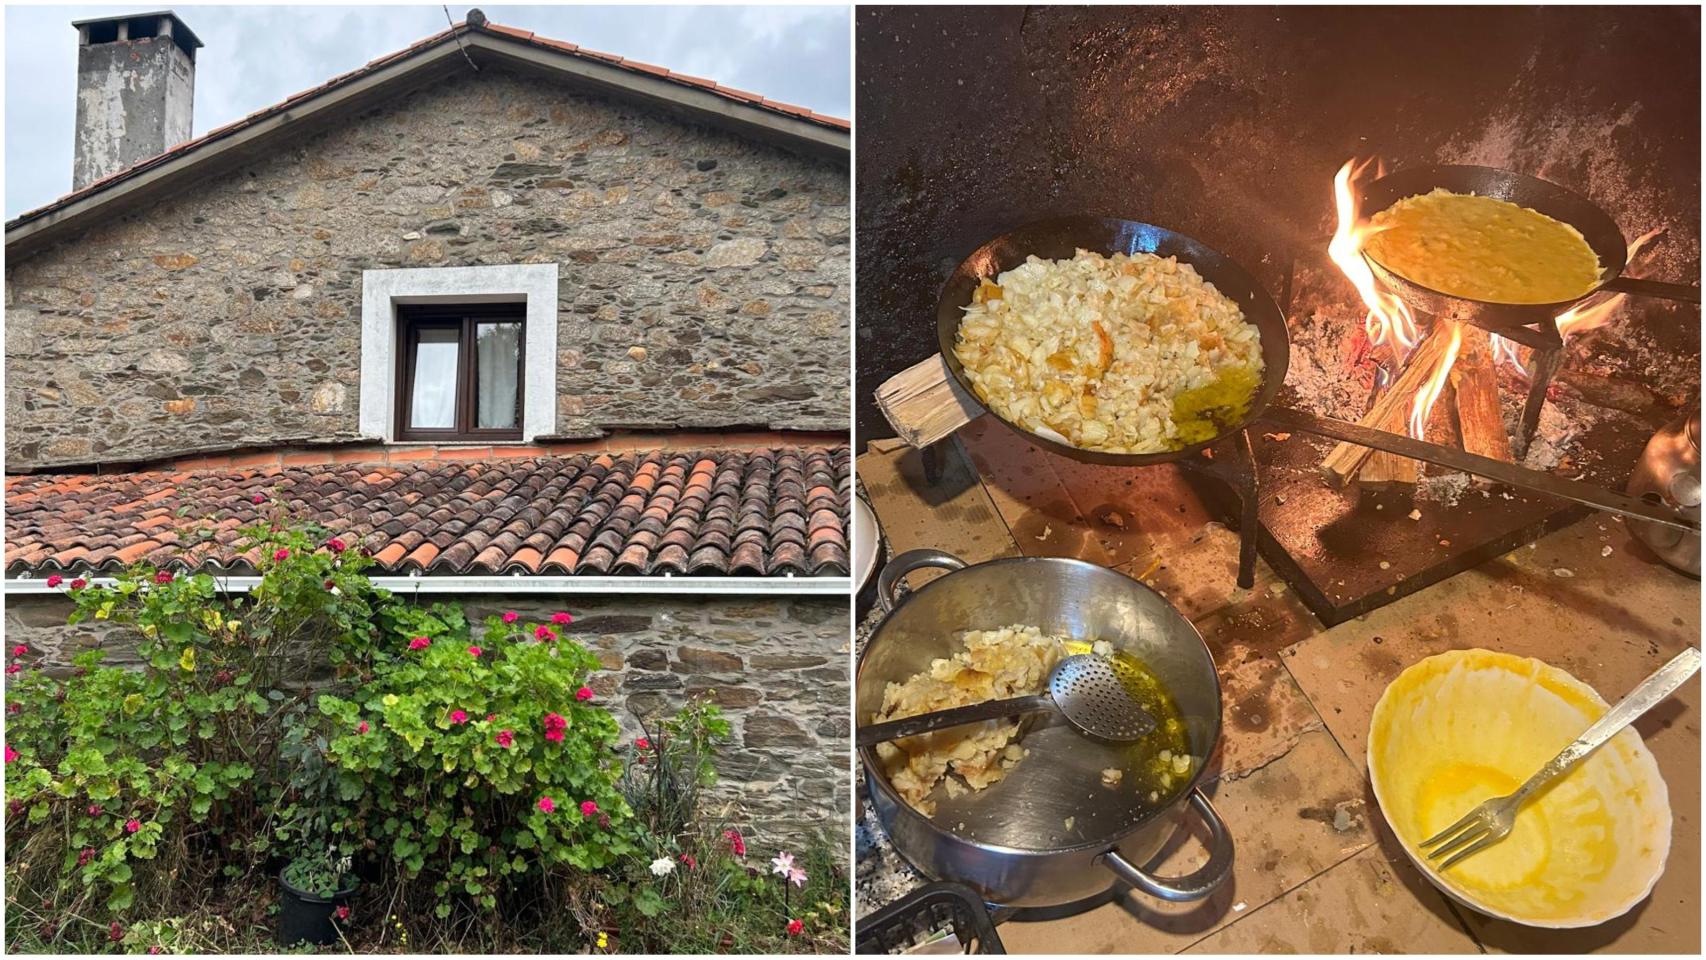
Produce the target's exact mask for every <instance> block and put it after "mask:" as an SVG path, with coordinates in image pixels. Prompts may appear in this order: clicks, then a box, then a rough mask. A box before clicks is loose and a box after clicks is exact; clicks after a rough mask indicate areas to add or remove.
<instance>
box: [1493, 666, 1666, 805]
mask: <svg viewBox="0 0 1706 960" xmlns="http://www.w3.org/2000/svg"><path fill="white" fill-rule="evenodd" d="M1699 669H1700V651H1699V650H1696V649H1694V648H1693V647H1684V648H1683V650H1682V652H1681V653H1679V654H1677V655H1676V656H1675V657H1672V658H1671V661H1670V662H1669V663H1667V664H1665V665H1664V666H1662V667H1660V668H1658V669H1657V670H1655V671H1653V674H1652V676H1649V677H1648V678H1647V679H1645V680H1642V681H1641V683H1640V685H1639V686H1637V687H1636V688H1635V689H1634V690H1631V691H1630V692H1629V695H1628V696H1627V697H1624V698H1623V699H1622V700H1621V701H1619V702H1618V704H1617V706H1615V707H1612V708H1611V709H1610V710H1607V711H1606V712H1605V716H1603V717H1600V718H1599V720H1597V721H1596V722H1595V723H1594V725H1593V726H1591V727H1588V728H1587V730H1586V731H1585V732H1584V733H1583V734H1582V735H1581V736H1579V737H1577V738H1576V739H1575V741H1574V742H1572V743H1571V744H1570V745H1569V746H1567V747H1565V748H1564V749H1563V751H1561V752H1560V753H1559V754H1558V755H1557V756H1556V757H1553V758H1552V762H1550V763H1548V764H1547V765H1546V766H1544V767H1541V768H1540V771H1539V772H1538V773H1536V774H1535V775H1534V776H1532V777H1529V778H1528V782H1527V783H1524V784H1523V785H1522V786H1521V788H1519V789H1518V790H1517V792H1516V796H1517V798H1518V802H1521V799H1522V798H1525V797H1527V796H1528V795H1529V794H1531V793H1533V792H1534V791H1536V790H1538V789H1540V788H1541V787H1543V786H1545V785H1546V784H1548V783H1550V782H1552V781H1553V780H1554V779H1556V778H1557V777H1560V776H1562V775H1563V774H1564V773H1566V772H1567V771H1568V770H1569V769H1570V768H1571V767H1573V766H1575V765H1576V763H1577V762H1578V761H1580V760H1581V759H1582V758H1583V757H1585V756H1587V755H1588V754H1590V753H1592V752H1594V751H1595V750H1598V749H1599V748H1600V747H1601V746H1603V745H1604V744H1605V742H1606V741H1607V740H1610V739H1611V738H1612V737H1613V736H1615V735H1616V734H1617V732H1618V731H1619V730H1622V729H1623V728H1624V727H1627V726H1628V725H1629V724H1631V723H1634V722H1635V720H1636V718H1637V717H1640V716H1641V715H1642V714H1644V713H1646V712H1647V711H1648V710H1651V709H1653V707H1655V706H1657V705H1658V704H1659V701H1661V700H1663V699H1664V698H1666V697H1668V696H1670V695H1671V693H1672V692H1673V691H1675V690H1676V688H1677V687H1680V686H1682V683H1683V681H1684V680H1687V679H1688V678H1689V677H1692V676H1694V673H1695V671H1697V670H1699Z"/></svg>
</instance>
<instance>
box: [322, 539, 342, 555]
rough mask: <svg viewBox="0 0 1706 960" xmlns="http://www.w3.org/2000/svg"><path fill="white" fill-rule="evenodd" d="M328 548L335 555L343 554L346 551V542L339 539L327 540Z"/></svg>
mask: <svg viewBox="0 0 1706 960" xmlns="http://www.w3.org/2000/svg"><path fill="white" fill-rule="evenodd" d="M326 547H327V548H328V549H329V550H331V551H332V552H333V553H343V552H344V549H345V547H344V542H343V541H342V540H340V539H338V538H337V537H333V538H332V539H330V540H327V541H326Z"/></svg>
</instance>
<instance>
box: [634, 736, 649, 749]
mask: <svg viewBox="0 0 1706 960" xmlns="http://www.w3.org/2000/svg"><path fill="white" fill-rule="evenodd" d="M634 746H636V747H638V748H640V749H641V750H650V749H651V748H652V742H651V741H650V740H647V739H646V738H645V737H636V738H635V739H634Z"/></svg>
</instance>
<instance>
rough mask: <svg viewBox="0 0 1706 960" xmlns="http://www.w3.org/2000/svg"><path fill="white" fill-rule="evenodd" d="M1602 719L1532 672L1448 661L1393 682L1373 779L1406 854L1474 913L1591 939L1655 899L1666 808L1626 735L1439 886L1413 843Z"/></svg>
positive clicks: (1599, 705) (1515, 663) (1372, 760)
mask: <svg viewBox="0 0 1706 960" xmlns="http://www.w3.org/2000/svg"><path fill="white" fill-rule="evenodd" d="M1607 709H1609V707H1608V706H1607V704H1606V702H1605V701H1604V700H1601V699H1600V698H1599V694H1597V693H1595V692H1594V691H1593V688H1591V687H1589V686H1588V685H1587V684H1585V683H1582V682H1581V681H1580V680H1577V679H1576V678H1575V677H1572V676H1570V675H1569V674H1568V673H1565V672H1564V671H1562V670H1559V669H1557V668H1556V667H1552V666H1548V665H1547V664H1545V663H1542V662H1540V661H1539V660H1533V659H1530V658H1527V657H1515V656H1511V655H1509V654H1503V653H1494V652H1493V651H1491V650H1454V651H1452V652H1450V653H1443V654H1440V655H1439V656H1436V657H1429V658H1427V659H1426V660H1423V661H1421V662H1420V663H1417V664H1415V665H1413V666H1411V667H1410V668H1409V669H1407V670H1405V671H1404V672H1403V673H1401V674H1399V675H1398V677H1397V679H1395V680H1393V681H1392V683H1391V684H1390V685H1388V686H1387V688H1386V692H1385V693H1383V694H1381V696H1380V702H1379V703H1377V704H1375V706H1374V718H1373V719H1372V720H1371V721H1370V723H1369V731H1368V772H1369V779H1370V780H1371V781H1372V782H1373V785H1374V796H1375V799H1376V800H1377V801H1378V802H1379V803H1380V809H1381V811H1382V812H1383V813H1385V815H1386V820H1387V822H1388V823H1389V824H1391V825H1392V830H1393V832H1394V833H1396V834H1397V836H1398V839H1399V841H1400V842H1401V843H1402V844H1403V845H1404V852H1405V853H1407V854H1409V856H1410V860H1411V861H1412V862H1414V863H1415V864H1416V866H1417V868H1419V869H1420V870H1421V871H1422V872H1423V873H1424V874H1426V875H1427V877H1428V879H1430V880H1432V881H1433V882H1434V884H1435V885H1436V886H1438V887H1439V888H1440V889H1441V890H1444V891H1445V892H1446V893H1447V894H1448V895H1450V896H1451V897H1453V898H1454V899H1456V900H1457V901H1459V902H1460V903H1463V904H1464V905H1465V906H1468V907H1469V908H1471V909H1473V910H1478V911H1480V912H1481V913H1485V914H1488V915H1491V916H1495V917H1502V918H1504V919H1506V920H1512V921H1515V922H1517V923H1522V924H1527V925H1529V926H1535V927H1588V926H1593V925H1594V924H1598V923H1604V922H1605V921H1607V920H1610V919H1612V918H1614V917H1618V916H1621V915H1622V914H1624V913H1626V912H1628V911H1629V909H1630V908H1631V907H1633V906H1635V904H1637V903H1640V902H1641V900H1642V899H1644V898H1645V897H1646V896H1647V894H1649V893H1651V892H1652V889H1653V884H1655V883H1657V882H1658V879H1659V874H1661V873H1663V872H1664V867H1665V858H1666V857H1667V856H1668V855H1669V853H1670V826H1671V814H1670V798H1669V794H1668V792H1667V791H1666V789H1665V782H1664V779H1663V778H1662V777H1660V776H1659V767H1658V764H1657V763H1655V762H1654V761H1653V755H1652V754H1651V753H1650V752H1648V750H1647V747H1646V744H1644V743H1642V742H1641V737H1640V735H1639V734H1637V733H1636V732H1635V730H1634V729H1633V728H1627V729H1625V730H1623V731H1622V732H1621V733H1619V734H1618V735H1617V736H1615V737H1613V738H1612V739H1611V741H1610V742H1609V743H1607V744H1606V745H1605V746H1603V747H1601V748H1600V749H1599V750H1597V751H1595V752H1594V754H1593V755H1592V756H1590V757H1588V758H1587V759H1586V760H1585V761H1583V762H1582V763H1581V764H1580V765H1578V766H1577V767H1576V768H1575V769H1574V770H1572V771H1570V773H1569V774H1567V775H1566V776H1564V777H1563V778H1562V779H1561V780H1559V781H1557V782H1556V783H1554V784H1553V785H1552V787H1551V788H1550V789H1547V790H1545V791H1542V792H1541V794H1540V795H1539V796H1537V797H1535V798H1533V799H1531V800H1530V801H1529V802H1528V803H1527V804H1525V805H1524V806H1523V807H1522V809H1521V810H1520V811H1518V813H1517V815H1516V824H1515V827H1514V828H1513V829H1512V830H1511V833H1510V836H1508V837H1506V838H1505V839H1504V840H1502V841H1500V842H1499V843H1497V844H1494V845H1493V846H1491V847H1488V848H1487V849H1485V850H1483V851H1481V852H1480V853H1477V854H1475V855H1474V856H1471V857H1467V858H1465V859H1463V860H1462V861H1460V862H1458V863H1457V864H1456V865H1454V866H1453V867H1452V868H1451V869H1450V870H1449V871H1447V872H1445V873H1443V874H1442V873H1440V872H1439V871H1438V870H1435V869H1434V867H1433V865H1432V864H1431V863H1430V862H1429V861H1428V860H1427V859H1426V858H1425V857H1423V856H1422V855H1421V854H1420V853H1419V852H1418V850H1417V843H1418V842H1420V841H1421V840H1424V839H1426V838H1428V837H1431V836H1433V835H1434V834H1435V833H1438V832H1439V831H1441V830H1443V829H1445V828H1446V827H1448V826H1450V825H1451V824H1452V823H1453V822H1454V821H1456V820H1457V819H1458V818H1459V817H1461V816H1463V814H1465V813H1468V812H1469V810H1470V809H1471V808H1473V807H1474V806H1475V805H1476V804H1478V803H1480V802H1481V801H1483V800H1486V799H1488V798H1489V797H1498V796H1504V795H1505V794H1507V793H1510V792H1511V791H1513V790H1515V789H1516V788H1517V787H1518V786H1520V785H1521V784H1522V782H1523V781H1524V780H1526V779H1527V778H1528V777H1529V776H1530V775H1531V774H1533V773H1534V771H1536V770H1538V769H1540V767H1541V766H1542V765H1544V764H1545V763H1546V762H1547V761H1548V760H1550V759H1552V757H1554V756H1556V755H1557V753H1558V751H1560V750H1562V749H1563V748H1564V747H1565V746H1566V745H1567V744H1568V743H1569V742H1570V741H1571V740H1573V739H1575V738H1576V737H1578V736H1580V735H1581V732H1582V731H1583V730H1585V729H1587V728H1588V726H1590V725H1591V724H1592V723H1593V722H1594V721H1595V720H1597V719H1599V717H1600V716H1601V715H1602V714H1604V713H1605V711H1606V710H1607Z"/></svg>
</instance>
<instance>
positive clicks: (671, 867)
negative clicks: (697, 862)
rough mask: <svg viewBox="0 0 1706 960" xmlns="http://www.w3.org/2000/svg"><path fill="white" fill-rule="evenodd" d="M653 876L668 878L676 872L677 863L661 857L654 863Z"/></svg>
mask: <svg viewBox="0 0 1706 960" xmlns="http://www.w3.org/2000/svg"><path fill="white" fill-rule="evenodd" d="M651 871H652V876H654V877H666V876H668V875H670V874H671V873H674V872H675V861H674V860H671V859H670V858H668V857H659V858H657V859H656V860H653V861H652V865H651Z"/></svg>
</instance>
